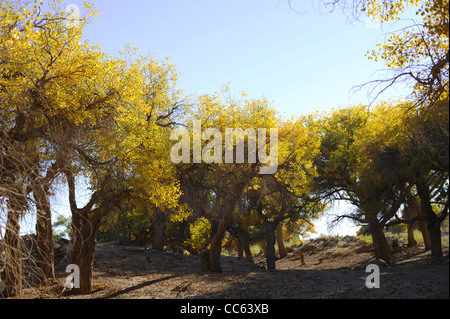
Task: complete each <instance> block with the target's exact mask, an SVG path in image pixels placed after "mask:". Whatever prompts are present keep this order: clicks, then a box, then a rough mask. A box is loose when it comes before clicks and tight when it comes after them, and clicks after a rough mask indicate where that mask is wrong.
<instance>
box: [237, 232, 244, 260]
mask: <svg viewBox="0 0 450 319" xmlns="http://www.w3.org/2000/svg"><path fill="white" fill-rule="evenodd" d="M241 233H242V231H240V232H239V234H238V236H237V241H238V242H237V251H238V257H239V258H243V257H244V241H243V238H242V234H241Z"/></svg>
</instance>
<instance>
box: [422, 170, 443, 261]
mask: <svg viewBox="0 0 450 319" xmlns="http://www.w3.org/2000/svg"><path fill="white" fill-rule="evenodd" d="M416 186H417V193H418V195H419V197H420V209H421V210H422V214H423V215H424V217H425V219H426V222H427V226H428V227H427V228H428V232H429V234H430V242H431V260H432V261H436V260H439V259H441V258H442V243H441V221H440V220H439V217H438V216H437V215H436V213H435V212H434V211H433V207H432V206H431V198H430V187H429V185H428V181H427V179H426V178H425V177H424V176H423V175H420V176H419V177H418V179H417V182H416Z"/></svg>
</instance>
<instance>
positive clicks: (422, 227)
mask: <svg viewBox="0 0 450 319" xmlns="http://www.w3.org/2000/svg"><path fill="white" fill-rule="evenodd" d="M420 230H421V232H422V238H423V244H424V245H425V249H426V250H429V249H431V238H430V232H429V231H428V225H427V222H426V221H424V220H422V221H420Z"/></svg>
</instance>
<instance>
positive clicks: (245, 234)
mask: <svg viewBox="0 0 450 319" xmlns="http://www.w3.org/2000/svg"><path fill="white" fill-rule="evenodd" d="M242 244H243V246H244V253H245V258H246V259H247V260H248V261H251V262H253V257H252V252H251V251H250V234H249V233H248V231H246V230H244V231H243V235H242Z"/></svg>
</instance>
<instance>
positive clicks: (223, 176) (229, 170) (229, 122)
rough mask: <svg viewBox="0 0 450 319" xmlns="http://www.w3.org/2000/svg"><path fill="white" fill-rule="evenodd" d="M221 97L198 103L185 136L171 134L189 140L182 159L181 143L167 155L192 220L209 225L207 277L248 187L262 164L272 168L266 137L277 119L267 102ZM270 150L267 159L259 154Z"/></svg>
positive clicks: (208, 97) (269, 142)
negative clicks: (175, 162) (173, 163)
mask: <svg viewBox="0 0 450 319" xmlns="http://www.w3.org/2000/svg"><path fill="white" fill-rule="evenodd" d="M221 95H222V96H220V94H219V93H216V94H214V95H202V96H200V97H199V98H198V102H197V107H196V109H193V110H192V115H191V116H190V118H189V119H188V121H187V123H186V126H188V127H189V128H190V131H187V130H185V131H184V133H183V132H178V133H180V134H179V135H176V134H175V135H176V136H175V138H179V136H182V137H183V138H188V141H187V145H188V146H190V145H192V147H189V148H188V151H187V152H188V153H184V155H185V156H186V157H185V158H184V159H183V156H182V155H181V156H180V155H179V151H180V150H182V151H183V152H184V151H185V150H184V149H183V148H182V147H181V146H180V143H181V144H182V143H183V140H181V141H179V142H178V143H177V144H175V145H174V148H175V150H176V152H177V153H175V152H173V153H175V154H172V155H173V156H172V160H173V159H178V160H179V163H178V165H177V167H178V169H179V172H180V173H179V176H180V178H181V181H180V183H181V185H182V189H183V190H184V191H185V196H184V198H185V200H186V202H187V203H188V204H189V205H190V207H191V209H192V211H193V214H194V215H196V216H203V217H206V218H208V219H209V221H210V223H211V236H210V240H211V242H210V248H209V251H207V252H206V253H205V254H204V255H205V256H206V255H207V256H208V258H207V259H208V263H209V267H207V269H208V270H209V271H212V272H220V271H221V267H220V252H221V248H222V240H223V238H224V235H225V232H226V229H227V226H228V223H229V222H230V221H231V218H232V216H233V213H234V211H235V208H236V205H237V203H238V201H239V200H240V198H241V197H242V195H243V193H244V191H245V189H246V187H247V185H248V184H249V182H250V181H251V180H252V178H253V177H254V176H256V175H258V173H260V172H261V170H262V171H264V167H266V168H267V167H268V166H267V164H269V165H270V164H272V165H273V164H277V162H276V158H275V156H276V154H273V153H274V152H275V145H276V144H275V143H276V141H275V140H273V139H271V138H269V137H268V136H267V134H266V133H267V131H269V130H270V129H273V128H276V127H277V122H278V120H277V115H276V113H275V111H274V110H273V109H272V108H271V107H270V106H269V103H268V102H267V100H266V99H258V100H252V99H248V98H246V95H245V94H242V95H241V96H240V97H239V98H232V97H231V94H230V92H229V89H228V88H227V87H225V88H224V89H223V90H222V92H221ZM221 97H222V98H223V99H222V98H221ZM189 120H192V122H191V123H190V122H189ZM200 125H201V127H200ZM259 129H265V130H266V131H264V132H263V131H261V134H260V135H259V136H258V140H256V136H257V135H256V132H258V130H259ZM178 133H177V134H178ZM224 135H225V138H223V136H224ZM272 135H273V134H272V133H271V137H272ZM234 136H237V137H236V138H235V137H234ZM175 138H174V139H175ZM224 140H225V141H224ZM272 140H273V142H272ZM191 141H192V144H191ZM269 145H270V154H269V155H267V153H263V152H265V151H266V146H269ZM259 149H261V151H258V160H259V162H257V161H256V153H257V150H259ZM235 154H236V155H235ZM245 154H247V158H245V156H244V155H245ZM174 155H175V156H174ZM269 168H270V167H269ZM186 194H192V196H190V195H188V196H186Z"/></svg>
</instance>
